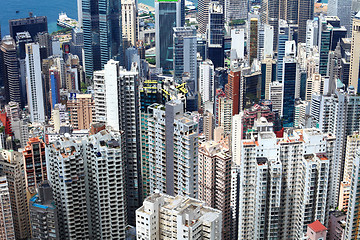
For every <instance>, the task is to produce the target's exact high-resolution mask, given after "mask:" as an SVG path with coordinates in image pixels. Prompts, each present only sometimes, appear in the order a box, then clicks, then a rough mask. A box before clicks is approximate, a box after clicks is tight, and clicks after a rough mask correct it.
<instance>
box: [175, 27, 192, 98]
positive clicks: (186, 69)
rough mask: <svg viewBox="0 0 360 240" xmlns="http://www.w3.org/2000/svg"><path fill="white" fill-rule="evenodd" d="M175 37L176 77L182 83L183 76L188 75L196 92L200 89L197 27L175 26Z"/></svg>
mask: <svg viewBox="0 0 360 240" xmlns="http://www.w3.org/2000/svg"><path fill="white" fill-rule="evenodd" d="M173 37H174V39H173V44H174V46H173V51H174V53H173V58H174V59H173V69H174V79H175V81H176V82H178V83H181V82H182V78H183V77H184V76H186V75H187V77H189V78H190V79H189V80H190V81H192V82H194V85H195V89H191V90H192V91H194V92H197V91H198V84H197V55H196V54H197V37H196V28H195V27H194V26H192V27H175V28H174V36H173Z"/></svg>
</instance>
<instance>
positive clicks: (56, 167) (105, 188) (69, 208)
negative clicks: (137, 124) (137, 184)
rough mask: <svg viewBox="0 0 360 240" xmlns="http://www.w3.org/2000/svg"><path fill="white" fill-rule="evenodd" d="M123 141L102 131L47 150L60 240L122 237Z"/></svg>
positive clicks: (63, 141)
mask: <svg viewBox="0 0 360 240" xmlns="http://www.w3.org/2000/svg"><path fill="white" fill-rule="evenodd" d="M124 137H125V136H124V133H122V132H118V131H110V130H106V129H105V130H101V131H100V132H98V133H96V134H94V135H91V136H88V137H84V138H67V137H65V138H62V139H60V140H59V141H57V142H55V143H53V144H50V145H48V147H47V148H46V154H47V160H48V172H49V181H50V183H51V185H52V186H53V194H54V200H55V203H56V207H57V213H58V215H57V216H58V223H59V233H60V239H74V238H76V239H77V238H79V237H81V238H82V239H103V238H106V239H125V228H126V225H127V216H126V205H127V204H126V193H125V191H126V188H125V180H126V178H125V171H126V169H125V166H126V162H125V159H124V154H123V153H124V141H125V139H124Z"/></svg>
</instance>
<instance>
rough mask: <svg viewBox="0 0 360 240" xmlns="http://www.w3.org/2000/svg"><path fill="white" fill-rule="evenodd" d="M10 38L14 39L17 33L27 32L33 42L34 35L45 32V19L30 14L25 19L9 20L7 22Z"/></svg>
mask: <svg viewBox="0 0 360 240" xmlns="http://www.w3.org/2000/svg"><path fill="white" fill-rule="evenodd" d="M9 29H10V36H11V37H12V38H13V39H15V38H16V34H17V33H19V32H25V31H26V32H29V33H30V35H31V37H32V40H33V41H35V37H36V34H38V33H39V32H47V31H48V25H47V17H46V16H39V17H36V16H35V17H34V16H33V14H32V13H30V14H29V17H27V18H20V19H11V20H9Z"/></svg>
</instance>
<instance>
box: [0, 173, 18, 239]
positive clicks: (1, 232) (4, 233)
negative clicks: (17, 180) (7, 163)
mask: <svg viewBox="0 0 360 240" xmlns="http://www.w3.org/2000/svg"><path fill="white" fill-rule="evenodd" d="M0 238H1V239H4V240H15V229H14V224H13V218H12V213H11V204H10V192H9V183H8V181H7V180H6V176H5V175H1V176H0Z"/></svg>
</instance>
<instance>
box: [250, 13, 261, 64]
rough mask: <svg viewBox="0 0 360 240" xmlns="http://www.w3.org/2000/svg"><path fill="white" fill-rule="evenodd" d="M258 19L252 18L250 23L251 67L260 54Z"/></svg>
mask: <svg viewBox="0 0 360 240" xmlns="http://www.w3.org/2000/svg"><path fill="white" fill-rule="evenodd" d="M258 25H259V19H258V18H255V17H253V18H250V21H249V40H248V45H249V64H250V65H251V64H252V62H253V61H254V59H255V58H257V52H258Z"/></svg>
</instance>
